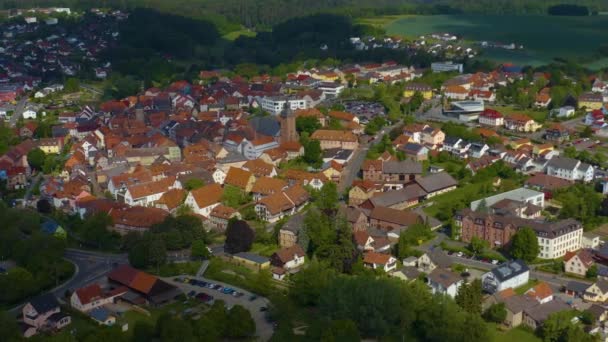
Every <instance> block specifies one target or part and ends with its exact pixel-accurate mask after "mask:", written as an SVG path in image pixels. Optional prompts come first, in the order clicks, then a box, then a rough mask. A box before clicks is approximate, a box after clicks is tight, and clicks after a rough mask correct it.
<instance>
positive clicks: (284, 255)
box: [270, 244, 306, 271]
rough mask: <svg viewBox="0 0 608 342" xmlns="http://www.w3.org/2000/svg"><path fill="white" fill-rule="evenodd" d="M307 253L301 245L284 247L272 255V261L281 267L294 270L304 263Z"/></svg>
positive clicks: (274, 264)
mask: <svg viewBox="0 0 608 342" xmlns="http://www.w3.org/2000/svg"><path fill="white" fill-rule="evenodd" d="M305 259H306V253H304V250H303V249H302V247H300V245H297V244H295V245H293V246H291V247H287V248H282V249H280V250H279V251H277V252H275V253H274V254H273V255H271V256H270V263H271V264H272V265H273V266H276V267H281V268H283V269H285V270H288V271H289V270H293V269H297V268H299V267H301V266H302V265H304V261H305Z"/></svg>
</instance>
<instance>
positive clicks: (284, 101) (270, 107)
mask: <svg viewBox="0 0 608 342" xmlns="http://www.w3.org/2000/svg"><path fill="white" fill-rule="evenodd" d="M259 103H260V107H262V109H263V110H265V111H267V112H269V113H270V114H273V115H279V114H280V113H281V112H282V111H283V110H284V109H285V106H287V107H288V108H289V109H291V110H296V109H307V108H308V106H307V102H306V99H305V98H297V97H290V96H264V97H261V98H259Z"/></svg>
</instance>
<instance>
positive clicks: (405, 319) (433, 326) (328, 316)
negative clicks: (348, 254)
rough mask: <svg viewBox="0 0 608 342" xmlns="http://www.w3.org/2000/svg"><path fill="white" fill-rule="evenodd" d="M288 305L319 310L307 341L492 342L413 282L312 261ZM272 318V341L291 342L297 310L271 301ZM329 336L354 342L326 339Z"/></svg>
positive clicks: (457, 310) (479, 323)
mask: <svg viewBox="0 0 608 342" xmlns="http://www.w3.org/2000/svg"><path fill="white" fill-rule="evenodd" d="M288 300H289V301H290V302H291V305H296V307H300V306H304V307H307V308H310V309H311V310H315V318H314V319H311V321H312V322H311V325H310V326H309V327H308V329H306V336H305V339H304V340H310V341H320V340H335V341H338V340H346V341H354V340H356V341H358V340H360V338H356V337H363V338H372V339H376V340H381V341H384V340H386V341H488V340H490V339H491V336H490V332H489V329H488V325H486V323H485V322H484V321H483V320H482V318H481V316H480V315H479V314H478V313H470V312H467V311H466V310H464V309H463V308H461V307H460V306H459V305H457V304H456V302H455V301H454V300H452V299H451V298H449V297H447V296H433V295H431V293H430V292H429V290H428V288H427V286H426V285H424V284H423V283H422V282H419V281H414V282H412V283H405V282H402V281H400V280H397V279H390V278H378V277H373V276H350V277H347V276H343V275H338V274H337V273H336V271H335V270H334V269H333V268H331V267H327V266H326V265H324V264H322V263H318V262H315V261H313V262H312V263H311V265H310V267H308V268H307V269H305V270H302V271H301V272H299V273H298V274H296V275H295V276H294V286H293V287H292V288H291V289H290V291H289V297H288ZM273 304H275V307H274V308H273V310H272V312H271V313H272V315H273V316H275V318H276V319H278V323H279V328H278V330H277V331H276V332H275V335H274V336H273V341H287V340H290V339H293V338H294V337H295V336H294V335H293V329H292V328H293V326H292V325H291V324H292V323H291V322H292V319H294V317H296V316H294V315H297V310H294V309H293V306H291V305H290V304H289V302H287V303H286V302H285V300H281V299H277V300H274V301H273ZM327 334H330V335H335V334H340V336H344V335H346V336H349V337H351V338H350V339H348V338H346V337H344V338H343V339H328V338H327V336H326V335H327Z"/></svg>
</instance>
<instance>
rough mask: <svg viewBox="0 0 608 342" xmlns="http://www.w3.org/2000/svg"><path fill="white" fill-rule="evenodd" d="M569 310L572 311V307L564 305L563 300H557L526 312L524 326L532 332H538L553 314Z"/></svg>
mask: <svg viewBox="0 0 608 342" xmlns="http://www.w3.org/2000/svg"><path fill="white" fill-rule="evenodd" d="M567 310H571V307H570V305H568V304H566V303H564V302H563V301H562V300H561V299H555V300H552V301H550V302H547V303H544V304H540V305H537V306H534V307H532V308H528V309H526V310H524V320H523V324H525V325H527V326H528V327H530V328H531V329H532V330H536V329H538V328H540V327H541V326H542V325H543V323H544V322H545V321H546V320H547V318H549V316H550V315H551V314H553V313H556V312H560V311H567Z"/></svg>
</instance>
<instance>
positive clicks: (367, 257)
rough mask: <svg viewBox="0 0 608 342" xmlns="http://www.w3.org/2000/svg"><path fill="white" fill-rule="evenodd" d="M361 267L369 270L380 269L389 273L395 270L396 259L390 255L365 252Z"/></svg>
mask: <svg viewBox="0 0 608 342" xmlns="http://www.w3.org/2000/svg"><path fill="white" fill-rule="evenodd" d="M363 265H364V266H365V267H369V268H371V269H374V270H377V269H381V270H383V271H384V272H387V273H388V272H391V271H393V270H395V269H396V268H397V259H395V257H393V256H392V255H390V254H383V253H376V252H366V253H363Z"/></svg>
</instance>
